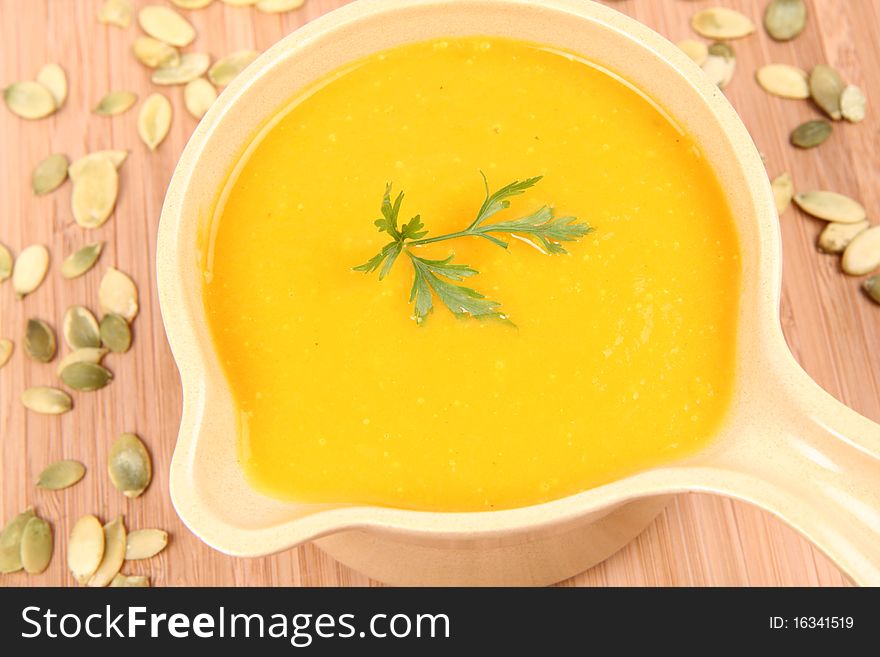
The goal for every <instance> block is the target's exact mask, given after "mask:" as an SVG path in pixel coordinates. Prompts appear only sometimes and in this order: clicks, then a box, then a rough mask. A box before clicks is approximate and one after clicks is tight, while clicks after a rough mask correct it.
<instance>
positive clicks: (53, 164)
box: [31, 153, 70, 196]
mask: <svg viewBox="0 0 880 657" xmlns="http://www.w3.org/2000/svg"><path fill="white" fill-rule="evenodd" d="M69 164H70V162H69V161H68V160H67V156H66V155H62V154H60V153H53V154H52V155H49V156H47V157H46V158H44V159H43V161H42V162H40V163H39V164H38V165H37V168H36V169H34V172H33V173H32V174H31V188H32V189H33V190H34V194H36V195H37V196H42V195H43V194H48V193H49V192H51V191H54V190H56V189H58V187H59V186H60V185H61V183H63V182H64V181H65V180H67V167H68V165H69Z"/></svg>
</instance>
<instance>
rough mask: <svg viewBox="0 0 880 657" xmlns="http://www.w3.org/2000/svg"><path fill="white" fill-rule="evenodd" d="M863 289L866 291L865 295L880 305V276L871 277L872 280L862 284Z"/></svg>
mask: <svg viewBox="0 0 880 657" xmlns="http://www.w3.org/2000/svg"><path fill="white" fill-rule="evenodd" d="M862 289H864V290H865V294H867V295H868V297H869V298H871V299H873V300H874V301H876V302H877V303H880V276H871V278H869V279H867V280H865V282H864V283H862Z"/></svg>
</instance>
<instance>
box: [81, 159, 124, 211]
mask: <svg viewBox="0 0 880 657" xmlns="http://www.w3.org/2000/svg"><path fill="white" fill-rule="evenodd" d="M78 164H79V163H78ZM118 194H119V174H118V173H117V172H116V167H115V166H113V163H112V162H111V161H110V160H109V159H108V158H106V157H95V158H88V159H86V160H85V161H83V162H82V163H81V164H80V166H79V167H78V168H77V173H76V176H75V177H74V178H73V194H72V195H71V205H72V208H73V218H74V219H75V220H76V223H78V224H79V225H80V226H82V227H83V228H98V227H100V226H103V225H104V223H105V222H106V221H107V219H109V218H110V215H111V214H112V213H113V208H114V207H115V206H116V197H117V195H118Z"/></svg>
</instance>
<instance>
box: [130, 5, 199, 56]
mask: <svg viewBox="0 0 880 657" xmlns="http://www.w3.org/2000/svg"><path fill="white" fill-rule="evenodd" d="M138 23H140V25H141V29H143V31H144V32H146V33H147V34H149V35H150V36H151V37H153V38H155V39H159V41H164V42H165V43H167V44H170V45H172V46H181V47H182V46H188V45H189V44H190V43H192V41H193V39H195V38H196V31H195V29H194V28H193V26H192V25H191V24H190V23H189V21H187V20H186V19H185V18H184V17H183V16H181V15H180V14H178V13H177V12H176V11H174V10H173V9H171V8H170V7H160V6H158V5H147V6H146V7H144V8H143V9H141V10H140V12H139V13H138Z"/></svg>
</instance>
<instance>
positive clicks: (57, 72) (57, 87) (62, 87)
mask: <svg viewBox="0 0 880 657" xmlns="http://www.w3.org/2000/svg"><path fill="white" fill-rule="evenodd" d="M37 82H39V83H40V84H41V85H43V86H44V87H46V89H48V90H49V93H50V94H52V99H53V100H54V101H55V109H56V110H57V109H61V106H62V105H64V101H65V100H67V75H66V74H65V73H64V69H63V68H61V67H60V66H58V64H46V65H45V66H44V67H43V68H41V69H40V72H39V73H37Z"/></svg>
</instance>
